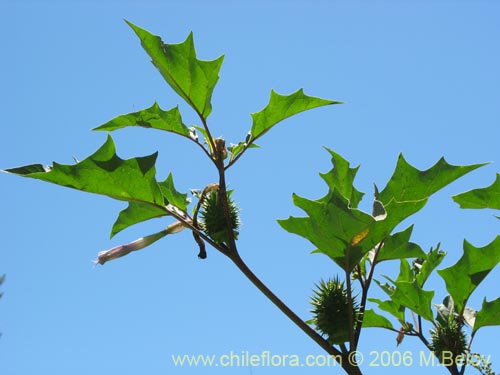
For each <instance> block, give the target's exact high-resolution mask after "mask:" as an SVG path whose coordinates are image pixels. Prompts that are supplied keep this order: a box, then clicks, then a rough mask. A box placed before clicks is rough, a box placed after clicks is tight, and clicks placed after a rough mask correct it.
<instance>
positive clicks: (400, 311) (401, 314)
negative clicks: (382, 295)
mask: <svg viewBox="0 0 500 375" xmlns="http://www.w3.org/2000/svg"><path fill="white" fill-rule="evenodd" d="M368 301H370V302H374V303H376V304H377V305H378V308H379V309H380V310H383V311H386V312H388V313H389V314H391V315H392V316H394V317H395V318H396V319H397V320H398V321H399V322H400V323H403V322H404V321H405V308H404V306H401V305H400V304H398V303H395V302H393V301H391V300H387V301H382V300H380V299H377V298H368Z"/></svg>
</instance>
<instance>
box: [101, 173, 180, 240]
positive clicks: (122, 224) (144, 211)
mask: <svg viewBox="0 0 500 375" xmlns="http://www.w3.org/2000/svg"><path fill="white" fill-rule="evenodd" d="M158 186H159V187H160V190H161V193H162V195H163V197H164V204H165V206H166V205H172V206H175V207H176V208H178V209H179V210H181V211H182V212H186V210H187V206H188V204H189V200H188V199H187V194H184V193H180V192H178V191H177V190H176V189H175V187H174V180H173V177H172V174H171V173H170V174H169V175H168V177H167V179H166V180H165V181H162V182H159V183H158ZM167 215H170V213H169V212H168V211H166V210H165V209H164V208H163V207H158V206H151V205H148V204H144V203H139V202H129V205H128V207H127V208H126V209H124V210H122V211H121V212H120V214H119V215H118V218H117V219H116V221H115V223H114V224H113V228H112V229H111V237H113V236H114V235H115V234H117V233H118V232H120V231H122V230H124V229H125V228H128V227H130V226H132V225H134V224H137V223H141V222H143V221H146V220H150V219H154V218H158V217H161V216H167Z"/></svg>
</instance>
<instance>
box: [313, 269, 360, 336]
mask: <svg viewBox="0 0 500 375" xmlns="http://www.w3.org/2000/svg"><path fill="white" fill-rule="evenodd" d="M316 288H317V289H316V290H315V291H314V294H315V295H314V296H313V297H312V298H311V304H312V306H313V308H312V310H311V312H312V313H313V314H314V317H313V319H312V320H311V321H310V322H311V323H313V324H315V325H316V329H317V330H318V331H320V332H321V334H323V335H326V336H327V337H328V342H329V343H330V344H331V345H334V344H343V343H344V342H346V341H349V332H350V331H353V330H354V328H355V325H356V322H357V321H358V320H359V305H358V303H357V302H356V299H355V297H354V296H353V297H352V307H351V308H352V310H351V314H352V322H353V327H350V326H349V324H348V322H349V299H348V295H347V289H346V288H345V286H344V282H341V281H339V279H338V278H336V279H333V280H332V279H330V280H327V281H323V280H321V281H320V282H319V284H317V285H316Z"/></svg>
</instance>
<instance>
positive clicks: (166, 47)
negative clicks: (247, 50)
mask: <svg viewBox="0 0 500 375" xmlns="http://www.w3.org/2000/svg"><path fill="white" fill-rule="evenodd" d="M125 22H127V24H128V25H129V26H130V27H131V28H132V29H133V30H134V32H135V33H136V34H137V36H138V37H139V39H140V40H141V45H142V47H143V48H144V50H145V51H146V52H147V53H148V55H149V56H150V57H151V62H152V63H153V65H154V66H155V67H156V68H157V69H158V70H159V72H160V73H161V75H162V76H163V78H164V79H165V81H167V83H168V84H169V85H170V87H172V89H173V90H174V91H175V92H176V93H177V94H179V96H181V97H182V98H183V99H184V100H185V101H186V102H187V103H188V104H189V105H190V106H191V107H192V108H193V109H194V110H195V111H196V112H197V113H198V114H199V115H200V116H201V117H203V118H204V119H206V118H207V117H208V116H209V115H210V113H211V111H212V104H211V99H212V93H213V90H214V88H215V85H216V83H217V81H218V80H219V71H220V68H221V66H222V61H223V60H224V56H221V57H219V58H217V59H215V60H212V61H204V60H198V59H197V58H196V50H195V47H194V41H193V33H190V34H189V36H188V37H187V39H186V40H185V41H184V42H182V43H179V44H165V43H163V41H162V40H161V38H160V37H159V36H157V35H153V34H151V33H150V32H149V31H146V30H144V29H141V28H140V27H138V26H136V25H134V24H132V23H131V22H128V21H125Z"/></svg>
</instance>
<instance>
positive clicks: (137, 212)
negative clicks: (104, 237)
mask: <svg viewBox="0 0 500 375" xmlns="http://www.w3.org/2000/svg"><path fill="white" fill-rule="evenodd" d="M167 215H169V213H168V212H167V211H166V210H165V209H164V208H160V207H158V206H152V205H150V204H145V203H139V202H129V204H128V207H127V208H126V209H124V210H122V211H121V212H120V214H119V215H118V218H117V219H116V221H115V223H114V224H113V228H112V229H111V236H110V237H111V238H112V237H113V236H114V235H116V234H117V233H118V232H121V231H122V230H124V229H126V228H128V227H130V226H132V225H134V224H137V223H141V222H143V221H146V220H149V219H153V218H158V217H162V216H167Z"/></svg>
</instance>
